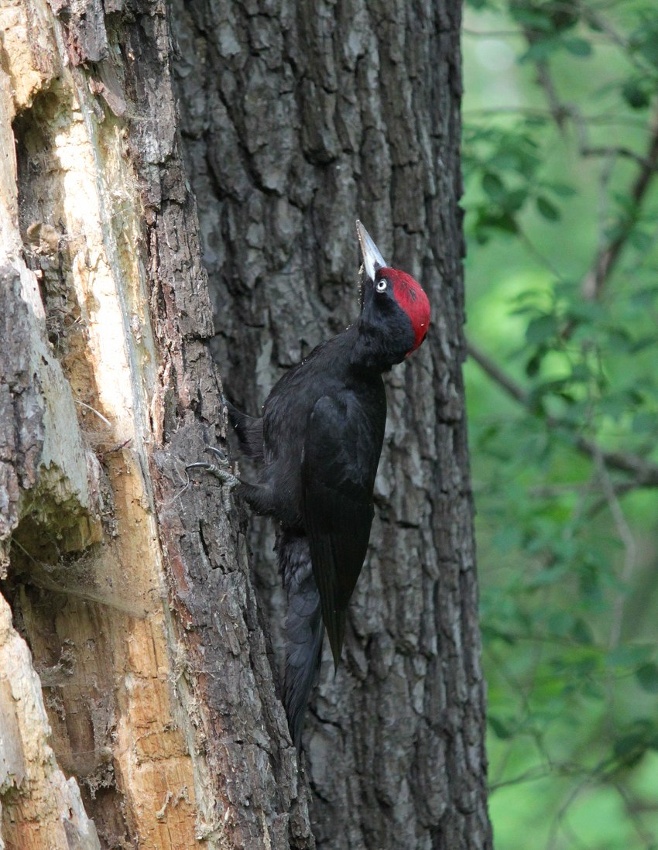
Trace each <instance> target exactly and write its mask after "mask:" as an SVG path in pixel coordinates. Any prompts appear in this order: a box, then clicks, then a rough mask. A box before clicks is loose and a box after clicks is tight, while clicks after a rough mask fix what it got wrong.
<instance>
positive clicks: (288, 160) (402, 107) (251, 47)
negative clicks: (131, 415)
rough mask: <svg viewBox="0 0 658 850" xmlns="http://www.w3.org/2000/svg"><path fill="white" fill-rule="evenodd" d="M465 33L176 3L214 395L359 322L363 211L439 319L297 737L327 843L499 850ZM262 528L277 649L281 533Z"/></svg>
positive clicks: (425, 10)
mask: <svg viewBox="0 0 658 850" xmlns="http://www.w3.org/2000/svg"><path fill="white" fill-rule="evenodd" d="M459 26H460V9H459V5H458V4H454V3H451V2H449V0H446V2H441V0H434V2H425V3H414V4H404V3H396V4H391V3H387V2H372V1H371V2H363V0H348V2H341V3H338V4H335V3H325V2H319V3H316V4H312V6H309V5H308V4H294V3H290V2H286V0H277V1H276V2H270V3H266V4H257V3H249V2H246V3H242V4H229V5H228V6H227V5H225V4H216V3H212V2H203V0H200V2H192V3H184V4H183V3H181V2H174V3H173V6H172V27H173V31H174V33H175V37H176V44H177V54H176V62H175V68H176V72H177V80H178V95H179V101H180V105H181V113H182V124H181V129H182V131H183V137H184V143H185V154H186V157H187V164H188V174H189V175H190V180H191V182H192V186H193V189H194V194H195V196H196V198H197V201H198V204H199V221H200V229H201V238H202V245H203V253H204V264H205V266H206V268H207V270H208V274H209V282H210V290H211V296H212V299H213V304H214V311H215V328H216V334H215V336H214V338H213V340H212V348H213V354H214V356H215V359H216V362H217V363H218V365H219V367H220V370H221V372H222V375H223V378H224V383H225V387H226V391H227V395H228V396H229V397H230V398H231V399H232V400H233V401H234V402H235V403H236V404H238V405H239V406H241V407H242V408H243V409H245V410H247V412H249V413H251V414H252V415H256V414H257V413H258V411H259V409H260V405H261V404H262V402H263V401H264V399H265V398H266V396H267V393H268V392H269V389H270V388H271V387H272V385H273V384H274V382H275V381H276V379H277V378H278V377H279V376H280V375H281V374H282V371H283V370H285V369H286V368H287V367H289V366H290V365H292V364H294V363H296V362H298V361H299V360H300V359H301V358H302V357H303V356H304V355H305V354H306V353H308V351H309V350H310V349H311V348H312V347H313V346H314V345H316V344H317V343H318V342H320V341H321V340H323V339H326V338H327V337H328V336H329V335H331V334H332V333H335V332H337V331H340V330H341V329H342V328H343V327H345V326H346V325H347V324H349V322H350V321H352V320H353V319H354V317H355V314H356V312H357V309H358V307H357V291H356V270H357V264H358V254H357V248H356V241H355V238H354V220H355V218H357V217H359V218H361V219H362V220H363V222H364V223H365V224H366V226H367V227H368V229H369V230H370V232H371V233H372V234H373V235H374V236H375V239H376V241H377V242H378V244H379V247H380V248H381V249H382V251H383V253H384V256H385V257H386V258H387V260H389V261H390V262H395V263H396V264H397V265H399V266H400V267H402V268H406V269H409V270H410V271H411V272H412V273H414V274H415V275H416V276H417V277H418V279H419V280H421V282H422V283H423V285H424V286H425V287H426V289H427V291H428V293H429V295H430V300H431V302H432V305H433V316H434V325H433V329H432V331H431V332H430V335H429V338H428V343H427V344H426V345H425V346H424V347H423V348H422V349H421V350H420V352H419V353H418V354H416V355H414V356H413V357H412V358H411V359H410V361H409V362H408V363H405V364H403V365H402V366H400V367H398V368H397V369H395V370H394V371H393V373H392V374H391V375H390V377H389V379H388V396H389V423H388V427H387V437H386V442H385V446H384V452H383V457H382V463H381V466H380V472H379V476H378V480H377V487H376V499H377V507H378V519H377V520H376V521H375V525H374V530H373V534H372V541H371V550H370V555H369V558H368V561H367V564H366V567H365V568H364V572H363V574H362V576H361V579H360V581H359V585H358V587H357V590H356V594H355V597H354V600H353V604H352V608H351V614H350V628H349V634H348V638H347V641H346V644H347V645H346V649H345V651H344V664H343V665H342V666H341V668H340V669H339V671H338V673H337V675H336V677H335V678H334V676H333V675H332V671H331V661H330V659H329V657H328V654H327V653H325V662H324V666H323V670H322V675H321V684H320V687H319V692H318V696H317V699H316V700H315V701H314V702H313V704H312V709H311V717H310V719H309V721H308V723H307V732H306V741H307V746H306V767H307V772H308V778H309V780H310V782H311V787H312V789H313V798H312V820H313V824H314V831H315V835H316V840H317V841H318V844H319V845H321V846H327V847H335V848H347V847H353V848H362V847H372V848H377V850H382V849H383V848H387V847H391V848H393V847H396V848H398V847H408V848H420V847H442V848H450V850H454V848H458V847H486V846H488V845H489V842H490V835H489V827H488V822H487V814H486V803H485V790H484V789H485V775H486V761H485V754H484V745H483V723H484V696H483V693H484V688H483V683H482V674H481V670H480V666H479V651H480V644H479V636H478V627H477V591H476V578H475V568H474V556H473V533H472V508H471V499H470V485H469V478H468V453H467V446H466V435H465V420H464V394H463V385H462V378H461V363H462V360H463V357H464V341H463V338H462V333H461V328H462V323H463V319H464V314H463V283H462V271H461V256H462V250H463V242H462V232H461V212H460V210H459V207H458V200H459V196H460V192H461V182H460V168H459V129H460V114H459V106H460V94H461V77H460V53H459ZM251 529H252V530H251V537H250V541H251V545H252V551H253V558H254V562H255V565H256V570H257V577H258V583H259V588H260V600H261V608H262V609H263V610H267V611H268V612H269V620H270V627H269V630H268V631H269V633H270V635H273V636H274V637H273V640H274V643H275V645H279V644H280V635H279V634H278V633H279V631H280V625H281V623H282V620H283V609H282V601H281V598H280V594H279V591H278V584H277V582H278V579H277V576H276V567H275V562H274V556H273V554H272V531H271V528H270V527H269V525H268V523H266V522H264V521H262V520H254V521H253V522H252V523H251ZM277 656H280V652H279V653H277ZM278 663H279V664H280V660H279V662H278Z"/></svg>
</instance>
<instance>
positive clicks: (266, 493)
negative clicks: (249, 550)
mask: <svg viewBox="0 0 658 850" xmlns="http://www.w3.org/2000/svg"><path fill="white" fill-rule="evenodd" d="M357 228H358V234H359V241H360V243H361V249H362V253H363V257H364V270H363V275H362V299H361V313H360V316H359V318H358V319H357V321H356V322H355V323H354V324H353V325H352V326H351V327H350V328H348V329H347V330H346V331H344V332H343V333H341V334H338V336H336V337H334V338H333V339H330V340H329V341H328V342H325V343H323V344H322V345H319V346H318V347H317V348H315V349H314V350H313V351H312V352H311V353H310V355H309V356H308V357H307V358H306V360H304V361H303V362H302V363H300V364H299V365H298V366H296V367H294V368H292V369H291V370H290V371H289V372H287V373H286V374H285V375H284V376H283V377H282V378H281V380H280V381H279V382H278V383H277V384H276V385H275V386H274V388H273V389H272V391H271V393H270V395H269V396H268V398H267V401H266V402H265V405H264V407H263V415H262V418H258V419H257V418H253V417H249V416H247V415H245V414H243V413H241V412H240V411H239V410H237V409H236V408H235V407H233V405H230V404H229V405H228V411H229V419H230V422H231V424H232V425H233V427H234V429H235V431H236V433H237V435H238V438H239V440H240V444H241V447H242V449H243V451H244V452H245V453H246V454H248V455H249V456H250V457H252V458H253V459H254V460H255V461H256V463H257V464H258V466H259V480H258V483H257V484H249V483H246V482H240V484H239V489H240V492H241V494H242V495H243V496H244V498H245V499H246V500H247V502H248V503H249V504H250V506H251V507H252V508H253V510H254V511H256V512H257V513H259V514H265V515H270V516H272V517H274V518H275V519H276V520H277V521H278V523H279V529H278V533H277V552H278V558H279V566H280V569H281V574H282V579H283V584H284V588H285V591H286V596H287V602H288V611H287V618H286V671H285V681H284V694H283V698H284V704H285V708H286V713H287V716H288V723H289V726H290V731H291V734H292V736H293V740H294V742H295V744H296V746H297V747H298V748H299V746H300V743H301V732H302V725H303V718H304V713H305V710H306V704H307V702H308V698H309V694H310V690H311V687H312V685H313V681H314V679H315V675H316V671H317V669H318V666H319V662H320V655H321V650H322V636H323V629H324V628H326V630H327V635H328V637H329V643H330V645H331V651H332V653H333V658H334V663H335V664H336V665H338V662H339V660H340V653H341V648H342V644H343V637H344V633H345V621H346V615H347V606H348V603H349V600H350V597H351V595H352V592H353V590H354V587H355V585H356V581H357V579H358V577H359V573H360V571H361V567H362V566H363V562H364V559H365V556H366V550H367V547H368V540H369V538H370V527H371V524H372V519H373V513H374V510H373V499H372V494H373V487H374V482H375V475H376V473H377V465H378V463H379V456H380V453H381V449H382V443H383V439H384V427H385V424H386V394H385V391H384V384H383V381H382V372H385V371H387V370H388V369H390V368H391V367H392V366H393V365H394V364H396V363H399V362H401V361H402V360H403V359H404V358H405V357H406V356H407V355H408V354H410V353H411V352H412V351H413V350H414V349H415V348H417V347H418V346H419V345H420V344H421V342H422V341H423V339H424V338H425V334H426V332H427V328H428V325H429V303H428V301H427V297H426V295H425V293H424V292H423V290H422V289H421V287H420V286H419V284H418V283H416V281H415V280H413V278H411V277H410V276H409V275H407V274H405V273H404V272H400V271H397V270H395V269H391V268H388V267H386V264H385V263H384V260H383V258H382V256H381V254H380V253H379V251H378V250H377V248H376V246H375V245H374V242H372V240H371V239H370V237H369V236H368V234H367V232H366V231H365V228H363V227H362V226H361V225H360V224H359V223H357Z"/></svg>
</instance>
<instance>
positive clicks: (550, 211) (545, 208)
mask: <svg viewBox="0 0 658 850" xmlns="http://www.w3.org/2000/svg"><path fill="white" fill-rule="evenodd" d="M537 210H538V212H539V214H540V215H542V216H543V217H544V218H545V219H546V220H547V221H559V220H560V218H561V215H560V210H559V209H558V208H557V207H556V206H555V204H553V203H552V202H551V201H549V200H548V198H547V197H546V196H545V195H539V196H538V197H537Z"/></svg>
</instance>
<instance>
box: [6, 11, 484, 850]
mask: <svg viewBox="0 0 658 850" xmlns="http://www.w3.org/2000/svg"><path fill="white" fill-rule="evenodd" d="M1 2H2V6H1V7H0V32H2V35H3V40H2V42H1V46H0V50H2V61H1V62H0V76H1V77H2V87H1V92H0V110H1V112H0V134H1V137H0V150H1V151H2V158H1V159H0V226H1V232H0V274H1V276H2V281H1V288H0V302H1V303H0V320H1V321H2V325H1V326H0V327H1V330H0V333H1V334H2V340H3V344H2V348H1V349H0V505H1V506H2V513H1V515H0V547H1V548H0V556H1V563H2V565H3V573H4V576H5V578H4V581H3V582H2V590H3V593H4V596H5V598H6V599H7V600H8V602H9V605H6V604H4V602H3V604H2V605H1V606H0V804H1V806H2V810H1V818H2V819H1V821H0V824H1V826H0V837H1V839H2V840H0V847H1V846H2V842H3V841H4V846H6V847H8V848H29V850H32V848H35V850H36V848H48V850H53V848H54V849H55V850H58V848H60V847H61V848H65V847H80V848H97V847H99V846H100V847H103V848H120V847H132V846H139V847H140V848H158V850H160V848H191V847H195V846H205V847H218V848H219V847H236V848H237V847H245V848H266V847H271V848H288V847H294V848H310V847H312V846H313V845H314V838H313V835H312V833H311V824H312V828H313V832H314V833H315V841H317V844H318V845H326V846H327V847H335V848H373V850H374V848H377V850H380V848H381V850H384V848H388V847H391V848H392V847H395V848H399V847H404V848H407V847H408V848H424V847H433V848H442V850H443V849H445V850H448V848H449V850H458V848H483V847H489V846H490V831H489V827H488V821H487V815H486V797H485V781H486V766H485V758H484V747H483V731H484V701H483V683H482V677H481V672H480V667H479V638H478V632H477V620H476V617H477V607H476V583H475V572H474V562H473V539H472V523H471V519H472V518H471V503H470V490H469V481H468V458H467V448H466V442H465V422H464V408H463V387H462V382H461V371H460V366H461V361H462V357H463V351H464V347H463V339H462V335H461V325H462V321H463V302H462V298H463V290H462V280H461V264H460V257H461V249H462V241H461V238H462V237H461V230H460V221H461V216H460V215H459V211H458V208H457V201H458V197H459V192H460V180H459V159H458V144H459V93H460V76H459V73H460V72H459V68H460V65H459V46H458V28H459V19H458V11H457V10H456V9H455V8H454V6H453V5H452V4H451V3H449V2H448V0H433V2H428V3H427V4H425V5H422V4H414V5H413V8H412V7H409V8H408V9H406V8H405V6H404V4H398V5H396V6H394V7H391V6H389V5H388V4H386V3H381V4H379V3H376V2H372V0H369V2H368V3H359V2H356V3H353V4H351V3H341V4H337V5H330V4H326V5H325V4H322V3H319V4H317V5H316V6H315V7H314V8H313V9H312V10H311V9H310V8H308V7H307V5H306V4H299V6H298V7H295V6H293V5H288V4H286V2H285V0H279V1H278V2H277V1H276V0H275V1H274V2H272V3H269V4H268V3H263V4H261V5H262V8H261V6H259V5H258V4H256V3H252V2H250V0H244V2H243V3H240V4H238V3H232V4H222V3H214V2H212V3H211V2H204V0H198V2H187V3H184V4H183V3H182V2H180V0H174V2H172V4H171V5H170V6H169V7H166V6H165V5H163V4H158V3H150V4H149V3H138V2H134V3H131V2H122V0H105V3H104V6H103V7H102V6H101V4H100V0H79V2H77V0H76V2H72V0H50V3H49V4H48V3H46V0H1ZM172 35H173V41H172V38H171V36H172ZM176 97H178V98H179V99H180V116H179V114H178V109H177V105H176ZM181 140H182V142H183V144H181ZM14 143H15V150H16V156H15V157H14V156H13V151H14ZM184 162H185V165H184V164H183V163H184ZM190 184H191V185H190ZM197 206H198V213H199V215H198V218H197ZM357 215H358V216H359V217H361V218H362V219H363V221H364V223H365V224H366V226H367V227H368V229H369V230H370V232H371V233H372V234H373V235H374V236H375V238H376V240H377V242H378V244H379V246H380V248H381V249H382V251H383V253H384V256H385V257H387V258H390V260H391V262H393V261H394V262H395V263H396V264H397V265H399V266H401V267H403V268H406V269H408V270H409V271H411V272H412V273H415V275H416V276H417V277H418V278H419V279H420V280H421V282H422V283H423V285H424V286H425V287H426V289H427V291H428V293H429V295H430V300H431V301H432V306H433V316H434V326H433V330H432V332H431V333H430V337H429V338H428V342H427V343H426V344H425V345H424V346H423V348H422V349H421V351H420V352H419V353H418V354H417V355H415V356H414V357H413V358H412V359H411V360H410V361H409V363H405V364H403V365H402V366H400V367H397V369H396V370H394V372H393V373H392V374H391V376H390V378H389V380H388V385H389V386H388V392H389V424H388V427H387V437H386V441H385V447H384V452H383V458H382V464H381V468H380V474H379V477H378V481H377V488H376V500H377V507H378V519H376V520H375V525H374V527H373V534H372V546H371V551H370V553H369V557H368V561H367V563H366V566H365V567H364V571H363V574H362V577H361V579H360V582H359V585H358V587H357V591H356V594H355V598H354V601H353V605H352V609H351V613H350V624H349V628H348V635H347V639H346V648H345V650H344V654H343V655H344V658H343V665H342V666H341V668H340V669H339V671H338V674H337V676H336V677H335V678H334V676H333V675H332V674H331V669H330V668H331V665H330V662H329V659H328V658H326V659H325V663H324V664H323V669H322V674H321V682H320V686H319V689H318V694H317V698H316V699H315V700H314V702H313V704H312V710H311V712H310V717H309V720H308V722H307V729H306V733H305V742H306V746H305V749H306V753H305V756H303V757H302V767H301V768H300V767H298V763H297V758H296V755H295V752H294V749H293V748H292V746H291V744H290V740H289V736H288V732H287V727H286V722H285V717H284V714H283V710H282V708H281V705H280V702H279V700H278V698H277V695H276V688H277V686H278V684H277V683H278V678H279V677H278V664H279V660H278V647H279V644H280V635H279V624H280V623H281V622H282V621H283V618H284V612H283V609H282V604H281V594H280V591H279V589H278V577H277V576H276V567H275V565H274V558H273V555H272V552H271V544H272V529H271V528H270V527H269V526H268V525H267V524H266V523H265V522H264V521H262V520H253V521H250V522H249V523H248V524H247V518H246V516H245V513H244V511H243V510H242V508H241V507H240V505H238V504H236V503H235V501H234V500H233V499H232V498H231V497H230V495H229V494H228V493H227V492H224V491H223V490H222V488H221V487H220V486H219V485H218V482H216V481H214V480H212V479H208V477H204V476H199V475H196V476H195V477H194V479H193V480H190V478H189V476H188V474H187V472H186V470H185V465H186V463H190V462H192V461H194V460H196V459H197V458H198V457H200V456H201V455H202V453H203V449H204V446H205V445H206V444H208V443H211V444H216V443H219V442H221V440H222V438H223V437H224V436H225V423H224V420H223V413H222V405H221V387H220V383H219V377H218V375H217V372H216V367H215V366H214V365H213V361H212V359H211V357H210V350H212V353H213V355H214V358H215V361H216V363H217V365H218V368H219V369H220V371H221V372H222V374H223V375H224V377H225V380H226V386H227V395H229V396H230V397H232V398H233V399H234V400H235V401H236V402H238V403H239V404H241V405H242V406H244V407H245V408H247V409H248V410H249V412H251V413H256V412H257V410H258V407H259V405H260V404H261V403H262V401H263V400H264V398H265V396H266V394H267V392H268V390H269V388H270V387H271V385H272V384H273V383H274V381H275V380H276V378H277V377H278V376H279V375H280V374H281V373H282V371H283V370H284V369H285V368H286V367H288V366H290V365H291V364H293V363H295V362H297V361H298V360H299V358H300V357H302V356H304V354H306V353H307V352H308V351H309V350H310V348H311V347H312V346H313V345H315V344H316V343H318V342H319V341H321V340H322V339H324V338H326V337H327V336H329V335H330V334H331V333H333V332H335V331H337V330H340V329H341V328H342V327H344V326H345V324H347V323H348V322H349V321H350V320H351V319H353V318H354V316H355V312H356V310H357V309H358V308H357V293H356V290H355V281H356V267H357V262H358V259H357V250H356V244H355V238H354V219H355V218H356V217H357ZM199 234H200V236H201V242H202V245H203V258H204V261H203V264H202V262H201V252H200V248H199V241H198V240H199ZM207 274H208V275H209V279H210V293H211V298H212V302H213V303H214V306H215V326H214V330H213V322H212V311H211V302H210V299H209V297H208V292H209V290H208V279H207ZM209 338H211V345H210V346H208V344H207V342H206V340H208V339H209ZM247 529H249V536H248V538H247V536H246V534H247ZM247 539H248V540H249V543H250V546H251V549H252V551H253V564H254V567H255V570H254V574H253V575H252V571H251V570H250V568H249V564H248V560H247ZM10 607H11V610H10ZM12 614H13V622H12ZM26 644H27V646H29V648H30V651H31V656H30V653H29V652H28V649H27V646H26ZM37 674H38V675H37ZM67 777H68V779H67Z"/></svg>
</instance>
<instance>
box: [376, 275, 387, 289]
mask: <svg viewBox="0 0 658 850" xmlns="http://www.w3.org/2000/svg"><path fill="white" fill-rule="evenodd" d="M387 286H388V281H387V280H386V278H385V277H383V278H382V279H381V280H378V281H377V283H376V284H375V289H376V290H377V292H386V287H387Z"/></svg>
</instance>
